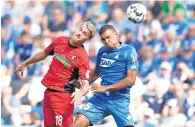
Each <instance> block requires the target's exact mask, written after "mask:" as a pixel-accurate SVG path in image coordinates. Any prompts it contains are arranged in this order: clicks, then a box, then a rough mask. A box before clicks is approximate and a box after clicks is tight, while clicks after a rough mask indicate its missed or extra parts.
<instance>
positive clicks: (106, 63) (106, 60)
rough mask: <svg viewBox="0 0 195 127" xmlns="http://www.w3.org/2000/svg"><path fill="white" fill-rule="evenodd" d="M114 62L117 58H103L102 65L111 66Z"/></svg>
mask: <svg viewBox="0 0 195 127" xmlns="http://www.w3.org/2000/svg"><path fill="white" fill-rule="evenodd" d="M114 62H115V60H111V59H106V58H101V62H100V66H101V67H109V66H110V65H111V64H113V63H114Z"/></svg>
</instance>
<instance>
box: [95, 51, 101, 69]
mask: <svg viewBox="0 0 195 127" xmlns="http://www.w3.org/2000/svg"><path fill="white" fill-rule="evenodd" d="M100 54H101V49H99V51H98V53H97V57H96V66H95V69H96V70H97V71H98V72H99V66H100Z"/></svg>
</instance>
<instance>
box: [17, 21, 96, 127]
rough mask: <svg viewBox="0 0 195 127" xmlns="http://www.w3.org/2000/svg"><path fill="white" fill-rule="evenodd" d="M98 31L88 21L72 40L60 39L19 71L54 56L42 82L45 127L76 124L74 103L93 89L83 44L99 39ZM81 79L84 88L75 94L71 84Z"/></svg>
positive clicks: (22, 64) (21, 65) (23, 63)
mask: <svg viewBox="0 0 195 127" xmlns="http://www.w3.org/2000/svg"><path fill="white" fill-rule="evenodd" d="M95 33H96V29H95V27H94V25H93V24H91V23H90V22H85V23H83V25H81V27H80V28H79V29H78V30H77V31H75V33H74V34H73V35H72V36H71V38H68V37H58V38H56V39H54V40H53V41H52V43H51V44H50V45H49V46H48V47H46V48H45V49H44V50H43V51H40V52H38V53H36V54H35V55H34V56H32V57H31V58H29V59H27V60H26V61H24V62H22V63H21V64H20V65H19V66H18V67H17V68H16V71H15V72H21V75H23V71H24V69H25V68H26V66H27V65H29V64H32V63H36V62H39V61H41V60H44V59H45V58H46V57H47V56H48V55H54V57H53V60H52V62H51V64H50V67H49V70H48V72H47V73H46V75H45V76H44V78H43V79H42V84H43V85H44V86H46V87H47V89H46V90H45V93H44V101H43V112H44V126H45V127H69V126H70V125H71V123H72V122H73V110H74V104H80V103H81V98H82V96H84V95H85V94H87V92H88V90H89V82H88V78H89V59H88V55H87V53H86V51H85V49H84V47H83V45H82V44H83V43H85V42H86V41H87V40H90V39H91V38H93V37H94V36H95ZM79 77H80V79H81V88H80V90H79V91H77V92H75V87H74V85H73V84H71V83H70V82H71V81H73V80H75V79H78V78H79Z"/></svg>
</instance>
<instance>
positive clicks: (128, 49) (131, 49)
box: [121, 43, 136, 52]
mask: <svg viewBox="0 0 195 127" xmlns="http://www.w3.org/2000/svg"><path fill="white" fill-rule="evenodd" d="M121 50H123V51H124V52H136V49H135V48H134V47H133V46H131V45H128V44H125V43H123V47H122V49H121Z"/></svg>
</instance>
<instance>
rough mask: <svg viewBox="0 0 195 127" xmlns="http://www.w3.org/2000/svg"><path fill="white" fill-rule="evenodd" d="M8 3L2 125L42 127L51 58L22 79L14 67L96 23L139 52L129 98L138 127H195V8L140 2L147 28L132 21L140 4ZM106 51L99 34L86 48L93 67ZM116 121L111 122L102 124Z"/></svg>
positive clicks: (5, 7)
mask: <svg viewBox="0 0 195 127" xmlns="http://www.w3.org/2000/svg"><path fill="white" fill-rule="evenodd" d="M1 3H2V5H1V6H2V8H1V12H2V16H1V75H0V77H1V125H4V126H9V125H13V126H15V127H20V126H22V125H23V126H31V127H41V126H42V125H43V112H42V105H43V104H42V100H43V93H44V90H45V87H44V86H43V85H41V79H42V77H43V76H44V74H45V73H46V72H47V70H48V68H49V64H50V62H51V59H52V57H48V58H47V59H46V60H44V61H42V62H39V63H37V64H32V65H30V66H28V68H27V69H26V70H25V73H24V76H23V77H20V76H19V75H17V74H15V73H14V69H15V68H16V66H17V65H18V64H19V63H21V62H22V61H24V60H26V59H28V58H29V57H30V56H32V55H34V54H35V53H36V52H38V51H40V50H42V49H44V48H45V47H46V46H48V45H49V44H50V43H51V41H52V39H53V38H55V37H58V36H70V35H71V33H72V32H74V30H75V29H76V28H78V26H79V25H81V24H82V23H83V22H84V21H88V20H90V21H91V22H93V23H94V25H95V26H96V28H97V30H99V28H100V27H101V26H102V25H103V24H112V25H113V26H114V27H115V28H116V29H117V31H118V32H119V33H120V41H121V42H123V43H126V44H129V45H132V46H134V47H135V49H136V51H137V52H138V55H139V58H138V59H139V72H138V75H137V80H136V84H135V85H134V86H133V87H132V89H131V93H130V94H131V105H130V111H131V113H132V116H133V119H134V121H135V123H136V127H155V126H157V127H177V126H178V127H195V2H193V1H166V2H163V1H145V2H141V3H142V4H144V5H145V6H146V7H147V9H148V14H147V19H146V21H145V22H144V23H142V24H133V23H131V22H129V21H128V19H127V17H126V9H127V7H128V6H129V5H130V4H132V3H135V2H133V1H129V2H127V1H87V2H86V1H78V2H74V1H71V0H65V1H63V0H61V1H32V0H30V1H29V0H17V1H2V2H1ZM102 45H103V44H102V42H101V40H100V37H99V35H98V33H97V35H96V36H95V37H94V38H93V39H92V40H90V41H89V42H87V43H86V44H85V48H86V51H87V52H88V55H89V58H90V68H91V69H93V68H94V67H95V62H96V54H97V51H98V49H99V48H100V47H101V46H102ZM84 102H87V98H85V100H84ZM78 108H79V107H76V108H75V111H76V110H77V109H78ZM112 123H113V120H112V119H110V118H107V119H106V120H103V121H100V123H99V124H98V125H97V126H101V127H107V126H110V124H112ZM114 126H116V125H114V124H113V125H112V127H114Z"/></svg>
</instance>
